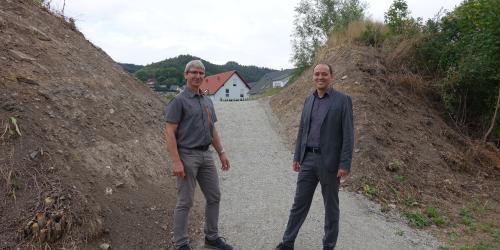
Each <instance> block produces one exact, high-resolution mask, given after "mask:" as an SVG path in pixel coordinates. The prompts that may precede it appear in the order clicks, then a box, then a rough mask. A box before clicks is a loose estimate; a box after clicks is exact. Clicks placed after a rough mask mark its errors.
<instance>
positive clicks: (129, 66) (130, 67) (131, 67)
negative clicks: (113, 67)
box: [118, 63, 144, 74]
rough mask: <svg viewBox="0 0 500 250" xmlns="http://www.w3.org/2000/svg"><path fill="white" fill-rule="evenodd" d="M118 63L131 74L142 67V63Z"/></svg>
mask: <svg viewBox="0 0 500 250" xmlns="http://www.w3.org/2000/svg"><path fill="white" fill-rule="evenodd" d="M118 65H120V66H121V67H122V68H123V69H124V70H125V71H127V72H129V73H131V74H134V73H135V72H137V71H138V70H140V69H142V68H144V66H142V65H136V64H132V63H118Z"/></svg>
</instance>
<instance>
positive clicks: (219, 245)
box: [205, 237, 233, 250]
mask: <svg viewBox="0 0 500 250" xmlns="http://www.w3.org/2000/svg"><path fill="white" fill-rule="evenodd" d="M205 247H206V248H210V249H218V250H233V247H232V246H231V245H229V244H227V243H226V239H224V238H222V237H219V238H217V239H215V240H209V239H207V238H205Z"/></svg>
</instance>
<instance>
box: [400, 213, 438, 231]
mask: <svg viewBox="0 0 500 250" xmlns="http://www.w3.org/2000/svg"><path fill="white" fill-rule="evenodd" d="M404 216H405V217H406V219H408V222H409V223H410V225H411V226H414V227H417V228H424V227H427V226H429V225H430V224H431V223H430V221H429V219H427V217H426V216H425V215H423V214H422V213H420V212H406V213H404Z"/></svg>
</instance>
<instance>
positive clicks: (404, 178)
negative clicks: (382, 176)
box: [394, 175, 406, 182]
mask: <svg viewBox="0 0 500 250" xmlns="http://www.w3.org/2000/svg"><path fill="white" fill-rule="evenodd" d="M394 179H395V180H396V181H399V182H403V181H405V180H406V177H405V176H403V175H396V176H394Z"/></svg>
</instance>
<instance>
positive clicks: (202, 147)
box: [181, 144, 210, 151]
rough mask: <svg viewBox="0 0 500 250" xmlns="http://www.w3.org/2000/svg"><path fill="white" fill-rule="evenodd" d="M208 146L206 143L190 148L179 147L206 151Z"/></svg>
mask: <svg viewBox="0 0 500 250" xmlns="http://www.w3.org/2000/svg"><path fill="white" fill-rule="evenodd" d="M209 147H210V144H208V145H202V146H196V147H192V148H187V147H181V148H185V149H192V150H200V151H207V150H208V148H209Z"/></svg>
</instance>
